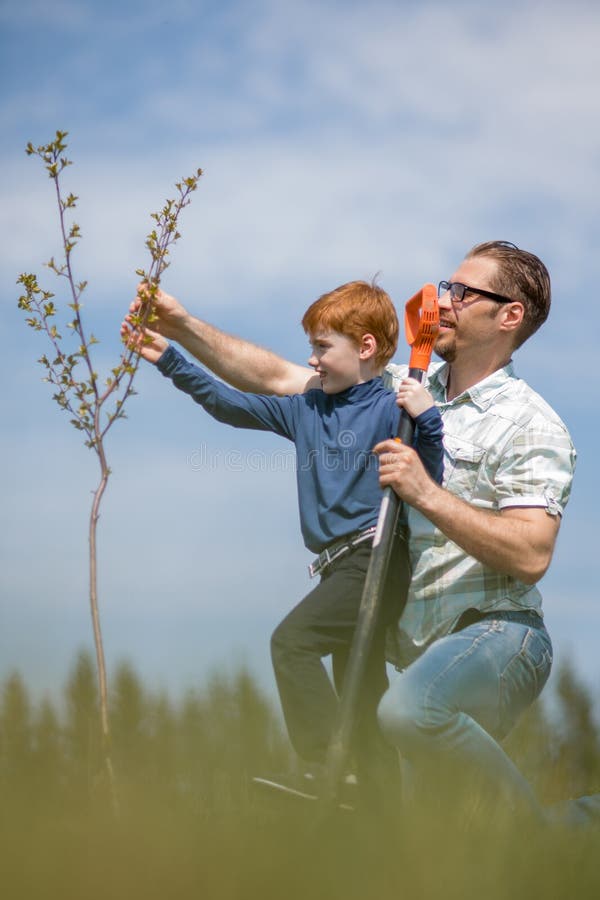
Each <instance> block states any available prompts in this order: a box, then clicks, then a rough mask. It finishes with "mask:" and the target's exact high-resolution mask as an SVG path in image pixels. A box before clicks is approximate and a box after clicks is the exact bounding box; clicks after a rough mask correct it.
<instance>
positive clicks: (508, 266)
mask: <svg viewBox="0 0 600 900" xmlns="http://www.w3.org/2000/svg"><path fill="white" fill-rule="evenodd" d="M476 256H489V257H490V259H494V260H495V261H496V263H497V269H496V272H495V274H494V276H493V277H492V279H491V281H490V289H491V290H492V291H494V292H495V293H497V294H502V296H504V297H510V299H511V300H518V301H520V302H521V303H522V304H523V306H524V310H525V311H524V315H523V323H522V325H521V327H520V328H519V330H518V332H517V334H516V336H515V349H516V348H517V347H520V346H521V344H523V343H524V342H525V341H526V340H527V338H529V337H531V335H532V334H533V333H534V332H535V331H537V330H538V328H539V327H540V325H542V324H543V323H544V322H545V321H546V319H547V318H548V313H549V312H550V301H551V289H550V275H549V274H548V269H547V268H546V266H545V265H544V263H543V262H542V261H541V259H539V258H538V257H537V256H535V255H534V254H533V253H528V252H527V250H519V248H518V247H516V246H515V245H514V244H511V243H510V242H509V241H487V242H486V243H484V244H477V245H476V246H475V247H473V249H472V250H469V252H468V253H467V257H466V258H467V259H472V258H473V257H476Z"/></svg>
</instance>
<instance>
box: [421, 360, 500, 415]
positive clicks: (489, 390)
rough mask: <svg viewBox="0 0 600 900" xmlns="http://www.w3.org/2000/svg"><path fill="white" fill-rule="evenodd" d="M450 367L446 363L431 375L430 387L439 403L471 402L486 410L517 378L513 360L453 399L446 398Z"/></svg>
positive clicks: (452, 404) (447, 404) (449, 404)
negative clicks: (510, 382)
mask: <svg viewBox="0 0 600 900" xmlns="http://www.w3.org/2000/svg"><path fill="white" fill-rule="evenodd" d="M449 374H450V367H449V365H448V363H444V364H443V365H442V366H440V368H439V369H436V371H435V372H433V373H432V374H431V375H430V377H429V389H430V390H431V392H432V393H433V395H434V396H435V398H436V400H437V402H438V403H441V404H443V405H445V406H454V405H456V406H458V405H459V404H461V403H467V402H469V401H470V402H471V403H473V404H474V405H475V406H477V407H478V408H479V409H481V410H486V409H487V408H488V407H489V406H490V405H491V404H492V403H493V402H494V400H495V398H496V397H497V396H498V394H500V393H502V392H503V391H504V390H506V387H507V385H508V383H509V381H511V380H512V379H514V378H516V375H515V370H514V366H513V362H512V360H509V362H508V363H507V364H506V365H505V366H503V367H502V368H501V369H497V370H496V371H495V372H492V374H491V375H488V376H487V377H486V378H483V379H482V380H481V381H478V382H477V384H474V385H473V386H472V387H470V388H468V389H467V390H466V391H463V393H462V394H459V395H458V396H457V397H454V399H453V400H446V388H447V385H448V376H449Z"/></svg>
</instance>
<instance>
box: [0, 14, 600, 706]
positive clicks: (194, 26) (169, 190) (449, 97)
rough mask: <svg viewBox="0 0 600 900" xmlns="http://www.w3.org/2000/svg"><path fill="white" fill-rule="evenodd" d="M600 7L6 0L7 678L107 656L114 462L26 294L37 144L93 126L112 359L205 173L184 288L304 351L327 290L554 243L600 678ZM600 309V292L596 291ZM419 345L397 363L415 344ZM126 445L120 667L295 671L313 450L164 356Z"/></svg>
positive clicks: (90, 199)
mask: <svg viewBox="0 0 600 900" xmlns="http://www.w3.org/2000/svg"><path fill="white" fill-rule="evenodd" d="M599 44H600V6H598V4H597V3H594V2H586V0H573V2H571V3H569V4H568V5H567V4H565V3H561V2H557V3H554V2H552V0H550V2H545V3H536V2H528V0H525V2H523V0H520V2H518V3H517V2H511V0H508V2H505V3H503V4H497V3H494V4H491V3H489V4H488V3H481V2H472V0H448V2H435V0H422V2H412V0H406V2H404V0H396V2H385V0H374V2H371V3H364V2H361V3H359V2H354V0H343V2H342V0H329V2H328V0H321V2H312V0H298V2H291V0H256V2H251V0H250V2H243V0H231V2H228V0H220V2H212V0H206V2H202V0H171V2H170V3H169V4H165V3H163V2H161V3H159V2H156V0H144V2H143V3H142V2H138V0H121V2H119V3H116V2H113V0H104V2H103V3H99V2H91V0H79V2H77V0H58V2H54V3H52V4H47V3H44V2H41V0H39V2H38V0H20V2H18V3H17V2H14V0H3V2H2V3H0V51H1V52H0V67H1V69H2V71H1V73H0V74H1V79H0V85H1V88H0V110H1V115H2V131H1V137H0V154H1V159H0V164H1V175H0V191H1V198H0V199H1V202H0V227H1V233H2V252H1V254H0V285H1V306H0V310H1V316H0V335H1V337H2V341H3V353H2V361H1V365H2V380H3V384H4V385H5V389H4V390H3V392H2V399H1V403H2V416H1V422H2V443H1V452H2V466H1V477H2V485H1V490H2V498H3V502H2V504H1V507H0V517H1V522H0V535H1V545H0V678H4V677H6V676H7V675H8V674H10V673H11V672H12V671H14V670H15V669H18V670H19V671H20V672H21V673H22V674H23V675H24V677H25V678H26V680H27V682H28V683H29V684H30V686H31V687H32V689H34V690H37V691H39V692H45V691H49V692H52V691H54V690H56V689H57V687H59V686H60V685H61V684H62V683H63V682H64V679H65V678H66V676H67V673H68V671H69V670H70V668H71V666H72V665H73V662H74V659H75V655H76V653H77V652H78V651H79V650H80V649H82V648H91V647H92V633H91V624H90V617H89V608H88V600H87V596H88V594H87V546H88V545H87V527H88V516H89V511H90V505H91V492H92V490H93V489H94V487H95V486H96V483H97V480H98V466H97V461H96V458H95V456H94V454H93V453H92V452H90V451H89V450H88V449H87V448H85V447H84V446H83V442H82V440H81V435H80V433H79V432H76V431H75V430H74V429H73V428H72V427H71V426H70V425H69V422H68V417H67V416H66V415H65V414H64V413H62V412H61V411H60V410H59V409H58V407H57V406H56V404H55V403H53V401H52V399H51V393H52V391H51V390H50V389H49V386H48V385H47V384H44V383H43V382H42V377H43V374H44V373H43V370H42V369H41V367H40V366H39V365H38V364H37V363H36V360H37V359H38V358H39V356H40V355H41V354H42V353H44V352H45V351H46V349H47V348H46V346H45V344H44V341H43V339H42V337H41V336H40V335H37V334H34V333H33V332H32V331H31V330H30V329H29V328H27V326H26V325H25V322H24V321H23V320H24V316H23V314H22V312H20V311H19V310H18V309H17V298H18V296H19V293H20V291H19V288H18V286H17V285H16V280H17V278H18V276H19V274H20V273H22V272H32V271H33V272H36V273H37V274H38V277H39V279H40V281H41V282H42V283H43V285H44V286H46V287H48V289H51V290H55V291H56V292H57V303H58V302H61V298H63V300H62V302H63V303H64V293H62V294H61V293H59V291H62V285H61V284H57V283H55V281H53V275H52V273H51V272H50V271H48V269H45V268H44V263H45V262H47V261H48V260H49V259H50V257H51V256H53V255H57V254H58V252H59V251H60V239H59V231H58V218H57V213H56V203H55V198H54V195H53V192H52V183H51V182H50V181H49V179H48V177H47V174H46V172H45V171H44V169H43V166H42V164H41V163H40V162H39V160H37V159H35V158H29V157H27V156H26V154H25V152H24V149H25V146H26V144H27V142H28V141H32V143H33V144H34V145H36V146H37V145H40V144H44V143H46V142H48V141H49V140H51V139H52V138H53V136H54V133H55V131H56V130H57V129H60V130H64V131H68V132H69V136H68V138H67V141H68V144H69V146H68V151H67V155H68V156H69V158H70V159H71V160H73V163H74V164H73V166H71V167H69V168H68V170H67V171H66V172H65V177H64V186H65V189H66V191H67V192H68V191H72V192H73V193H75V194H76V195H78V197H79V201H78V205H77V209H76V213H75V221H76V222H77V223H78V224H79V225H80V227H81V232H82V235H83V237H82V240H81V242H80V244H79V245H78V247H77V249H76V251H75V254H74V264H75V269H76V277H77V279H78V280H83V279H86V280H87V281H88V282H89V287H88V289H87V291H86V294H85V309H84V316H85V321H86V324H87V328H88V330H91V331H93V332H94V334H95V335H96V336H97V337H98V338H99V339H100V344H99V345H98V346H97V347H96V348H95V349H96V350H97V351H98V353H97V356H96V360H97V362H96V365H97V369H98V371H99V372H100V374H103V373H106V374H108V373H109V370H110V367H111V366H112V365H114V364H115V363H116V360H117V358H118V355H119V352H120V344H119V337H118V328H119V323H120V320H121V318H122V316H123V314H124V312H125V310H126V308H127V306H128V303H129V301H130V299H131V298H132V297H133V295H134V293H135V285H136V281H137V278H136V275H135V270H136V269H137V268H139V267H142V268H143V267H146V266H147V264H148V258H147V251H146V249H145V246H144V242H145V238H146V235H147V233H148V231H149V230H150V228H151V225H152V220H151V219H150V213H151V212H152V211H154V210H157V209H159V208H160V207H161V206H162V205H163V203H164V201H165V199H166V198H167V197H171V196H174V187H173V186H174V184H175V182H176V181H178V180H179V179H180V178H181V177H182V176H186V175H189V174H192V173H193V172H194V171H195V170H196V169H197V168H198V167H202V169H203V170H204V175H203V176H202V179H201V181H200V184H199V187H198V190H197V192H196V193H195V195H194V197H193V202H192V204H191V205H190V207H189V208H188V209H186V210H185V211H184V213H183V215H182V218H181V223H180V225H181V227H180V230H181V233H182V238H181V240H180V242H179V243H178V244H177V245H176V246H175V248H174V250H173V253H172V265H171V268H170V269H169V270H168V271H167V272H166V274H165V276H164V280H163V287H164V288H165V290H168V291H169V292H170V293H173V294H175V295H176V296H177V297H178V298H179V299H180V300H181V301H182V302H183V303H184V304H185V305H186V306H187V307H188V309H189V310H190V311H191V312H193V313H194V314H196V315H198V316H200V317H202V318H205V319H207V320H208V321H210V322H212V323H214V324H216V325H218V326H220V327H222V328H224V329H225V330H227V331H231V332H234V333H236V334H238V335H240V336H242V337H245V338H249V339H251V340H253V341H255V342H256V343H258V344H261V345H263V346H268V347H270V348H271V349H274V350H276V351H277V352H279V353H281V354H283V355H284V356H286V357H288V358H290V359H293V360H294V361H297V362H301V363H304V362H306V359H307V357H308V345H307V340H306V336H305V335H304V334H303V332H302V329H301V327H300V324H299V323H300V319H301V317H302V314H303V312H304V310H305V309H306V307H307V306H308V305H309V304H310V303H311V302H312V301H313V300H314V299H316V297H318V296H319V295H320V294H322V293H324V292H325V291H328V290H330V289H332V288H334V287H335V286H337V285H338V284H341V283H343V282H346V281H349V280H352V279H355V278H366V279H371V278H372V277H373V276H375V275H376V274H378V279H379V282H380V284H381V285H382V286H383V287H385V288H386V289H387V290H388V291H389V292H390V294H391V295H392V297H393V298H394V300H395V302H396V303H397V305H398V307H399V308H400V309H401V308H402V307H403V305H404V302H405V300H406V299H407V298H408V297H410V296H411V295H412V294H413V293H415V291H416V290H417V289H418V288H419V287H420V286H421V285H422V284H423V283H424V282H427V281H433V282H436V283H437V282H438V281H439V280H440V279H443V278H447V277H449V275H451V273H452V271H453V270H454V269H455V268H456V267H457V266H458V264H459V263H460V260H461V259H462V258H463V256H464V254H465V253H466V251H467V250H468V249H469V248H470V247H471V246H472V245H474V244H475V243H478V242H480V241H484V240H491V239H505V240H510V241H513V242H515V243H516V244H518V245H519V246H521V247H525V248H527V249H529V250H532V251H533V252H535V253H537V254H538V255H539V256H540V257H541V258H542V259H543V260H544V262H545V263H546V265H547V266H548V268H549V270H550V273H551V276H552V282H553V308H552V313H551V316H550V319H549V321H548V322H547V323H546V324H545V325H544V326H543V328H542V330H541V331H540V332H539V333H538V334H537V335H535V336H534V337H533V338H532V339H531V340H530V341H529V342H528V343H526V344H525V345H524V347H522V348H521V349H520V350H519V351H518V352H517V354H516V355H515V365H516V368H517V372H518V374H519V375H521V377H523V378H525V379H526V380H527V381H528V382H529V383H530V384H531V385H532V387H534V388H535V389H536V390H538V391H539V392H540V393H541V394H542V395H543V396H544V398H545V399H546V400H547V401H548V402H549V403H550V404H551V405H552V406H553V407H554V408H555V409H556V410H557V412H558V413H559V415H560V416H561V417H562V418H563V419H564V421H565V422H566V424H567V426H568V428H569V430H570V431H571V434H572V436H573V439H574V441H575V444H576V446H577V449H578V454H579V459H578V469H577V474H576V478H575V482H574V487H573V493H572V497H571V501H570V503H569V506H568V507H567V510H566V513H565V516H564V521H563V524H562V527H561V532H560V535H559V540H558V544H557V548H556V553H555V557H554V560H553V563H552V566H551V568H550V570H549V572H548V574H547V575H546V576H545V578H544V579H543V582H542V584H541V590H542V593H543V595H544V609H545V615H546V620H547V623H548V627H549V630H550V633H551V636H552V638H553V642H554V647H555V659H556V662H557V664H560V663H561V662H562V661H566V660H570V661H571V662H572V663H573V664H574V665H575V668H576V670H577V672H578V673H579V674H580V677H581V678H582V679H583V681H584V682H585V683H586V684H587V685H588V686H589V688H590V690H591V691H592V692H593V693H594V695H597V693H598V688H600V654H599V652H598V646H599V639H598V638H599V635H600V610H599V608H598V603H597V595H598V589H597V584H598V577H597V574H596V572H595V569H594V565H595V554H596V552H597V551H595V550H594V547H595V537H596V533H597V527H596V526H595V524H594V522H595V518H596V514H597V510H598V506H599V501H600V494H599V490H598V479H597V475H596V472H595V464H596V449H595V448H596V446H597V443H598V438H599V436H600V433H599V432H600V429H599V426H598V419H597V416H596V410H597V400H596V397H597V394H598V388H599V383H598V375H597V348H596V343H597V341H596V331H597V323H596V319H595V316H594V317H592V318H591V319H590V318H589V317H586V311H587V294H588V293H589V292H590V291H591V292H592V293H593V292H594V291H595V290H596V289H597V285H598V280H599V271H598V254H597V246H598V242H599V238H600V219H599V216H598V197H599V196H600V85H599V74H598V65H597V53H598V46H599ZM592 302H594V301H592ZM407 356H408V351H407V349H406V348H405V347H404V346H401V347H400V348H399V351H398V356H397V360H398V361H406V360H407ZM137 390H138V395H137V396H136V397H134V398H132V400H131V401H130V403H129V404H128V419H127V420H126V421H122V422H119V423H117V424H116V425H115V427H114V428H113V430H112V432H111V433H110V436H109V438H108V442H107V447H108V455H109V464H110V466H111V469H112V473H113V474H112V476H111V480H110V482H109V488H108V491H107V493H106V495H105V499H104V500H103V505H102V509H101V518H100V522H99V568H100V579H99V588H100V608H101V617H102V625H103V633H104V642H105V650H106V655H107V658H108V662H109V668H110V669H111V670H114V667H115V666H116V665H117V664H118V662H120V661H122V660H125V659H126V660H128V661H129V662H131V663H132V664H133V665H134V667H135V668H136V669H137V671H138V672H139V673H140V674H141V675H143V676H144V678H145V679H146V680H147V681H148V682H149V683H151V684H152V685H154V686H156V688H157V689H158V688H160V689H165V690H167V691H169V692H173V693H176V692H179V691H181V690H183V689H185V688H188V687H191V686H194V685H195V684H198V683H200V682H201V681H202V680H203V679H204V678H205V677H206V675H207V674H208V673H210V672H212V671H215V670H219V671H233V670H235V668H236V667H238V666H239V665H248V666H250V667H251V669H252V670H253V671H254V672H255V673H256V674H257V677H259V679H260V680H261V682H262V683H263V684H264V685H265V687H266V689H267V690H273V681H272V675H271V673H270V663H269V658H268V653H269V650H268V647H269V636H270V633H271V631H272V629H273V627H274V626H275V625H276V624H277V622H278V621H279V620H280V619H281V618H282V616H283V615H284V614H285V613H286V612H287V610H289V609H290V608H291V606H292V605H293V604H295V603H296V602H297V601H298V600H300V599H301V597H302V596H303V595H304V594H305V593H306V592H307V591H308V590H309V587H310V583H309V578H308V574H307V571H306V566H307V563H308V562H309V561H310V554H309V553H308V552H307V551H306V550H305V549H304V548H303V546H302V541H301V537H300V532H299V527H298V515H297V507H296V496H295V476H294V467H293V455H292V454H291V452H290V445H288V444H286V443H285V442H283V441H282V440H281V439H279V438H277V437H275V436H271V435H263V434H258V435H257V434H254V433H249V432H247V433H244V432H238V431H234V430H233V429H228V428H227V427H225V426H222V425H219V424H218V423H215V422H213V421H212V420H211V419H210V418H209V417H208V416H207V415H206V414H205V413H204V412H203V411H202V410H201V409H200V408H199V407H196V406H195V405H194V404H192V403H191V401H190V400H189V398H186V397H185V396H183V395H182V394H179V393H178V392H176V391H174V390H173V388H172V386H170V384H169V383H168V382H167V381H166V380H165V379H163V378H162V377H161V376H160V375H159V374H158V372H156V371H155V370H154V369H153V368H152V367H151V366H148V365H146V366H144V367H143V368H142V369H141V370H140V372H139V376H138V379H137Z"/></svg>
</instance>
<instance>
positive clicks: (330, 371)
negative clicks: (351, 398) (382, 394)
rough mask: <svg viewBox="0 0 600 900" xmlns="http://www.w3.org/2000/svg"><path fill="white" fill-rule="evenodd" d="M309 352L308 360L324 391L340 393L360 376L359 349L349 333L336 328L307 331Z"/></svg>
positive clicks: (359, 379) (359, 378)
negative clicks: (310, 349) (347, 334)
mask: <svg viewBox="0 0 600 900" xmlns="http://www.w3.org/2000/svg"><path fill="white" fill-rule="evenodd" d="M310 346H311V348H312V353H311V355H310V359H309V360H308V364H309V366H312V367H313V369H314V370H315V372H316V373H317V375H318V376H319V378H320V379H321V387H322V388H323V390H324V391H325V393H326V394H339V393H340V391H345V390H346V389H347V388H349V387H352V385H355V384H359V383H360V382H361V381H362V380H363V379H362V378H361V368H360V350H359V348H358V347H357V346H356V344H355V343H354V341H352V340H350V338H349V337H346V335H345V334H340V333H339V332H338V331H325V330H324V331H318V332H317V333H316V334H311V335H310Z"/></svg>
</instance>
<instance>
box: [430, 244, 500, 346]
mask: <svg viewBox="0 0 600 900" xmlns="http://www.w3.org/2000/svg"><path fill="white" fill-rule="evenodd" d="M496 266H497V264H496V261H495V260H493V259H491V258H490V257H486V256H476V257H473V258H472V259H465V260H463V262H462V263H461V264H460V266H459V267H458V269H457V270H456V271H455V272H454V273H453V274H452V276H451V277H450V278H449V279H448V281H450V282H453V281H458V282H460V283H461V284H466V285H468V287H470V288H478V287H479V288H482V289H483V290H488V291H493V286H492V283H491V282H492V278H493V277H494V274H495V273H496ZM439 307H440V330H439V333H438V337H437V340H436V342H435V346H434V350H435V352H436V353H437V355H438V356H440V357H441V358H442V359H444V360H445V361H446V362H449V363H453V362H455V360H456V359H457V358H458V359H460V358H461V357H462V356H464V354H465V353H469V352H470V351H476V352H477V353H478V354H479V353H481V352H482V351H483V352H485V348H486V347H491V345H494V344H495V343H496V341H497V339H498V329H497V327H495V322H494V320H495V318H496V316H497V314H498V312H499V308H500V304H498V303H496V301H495V300H490V299H488V298H486V297H478V296H476V295H475V294H473V293H471V292H469V293H467V294H465V299H464V300H463V301H462V302H460V303H458V302H456V301H454V302H453V301H452V300H451V298H450V293H449V292H448V291H447V292H446V293H445V294H444V295H443V296H442V297H440V299H439Z"/></svg>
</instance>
